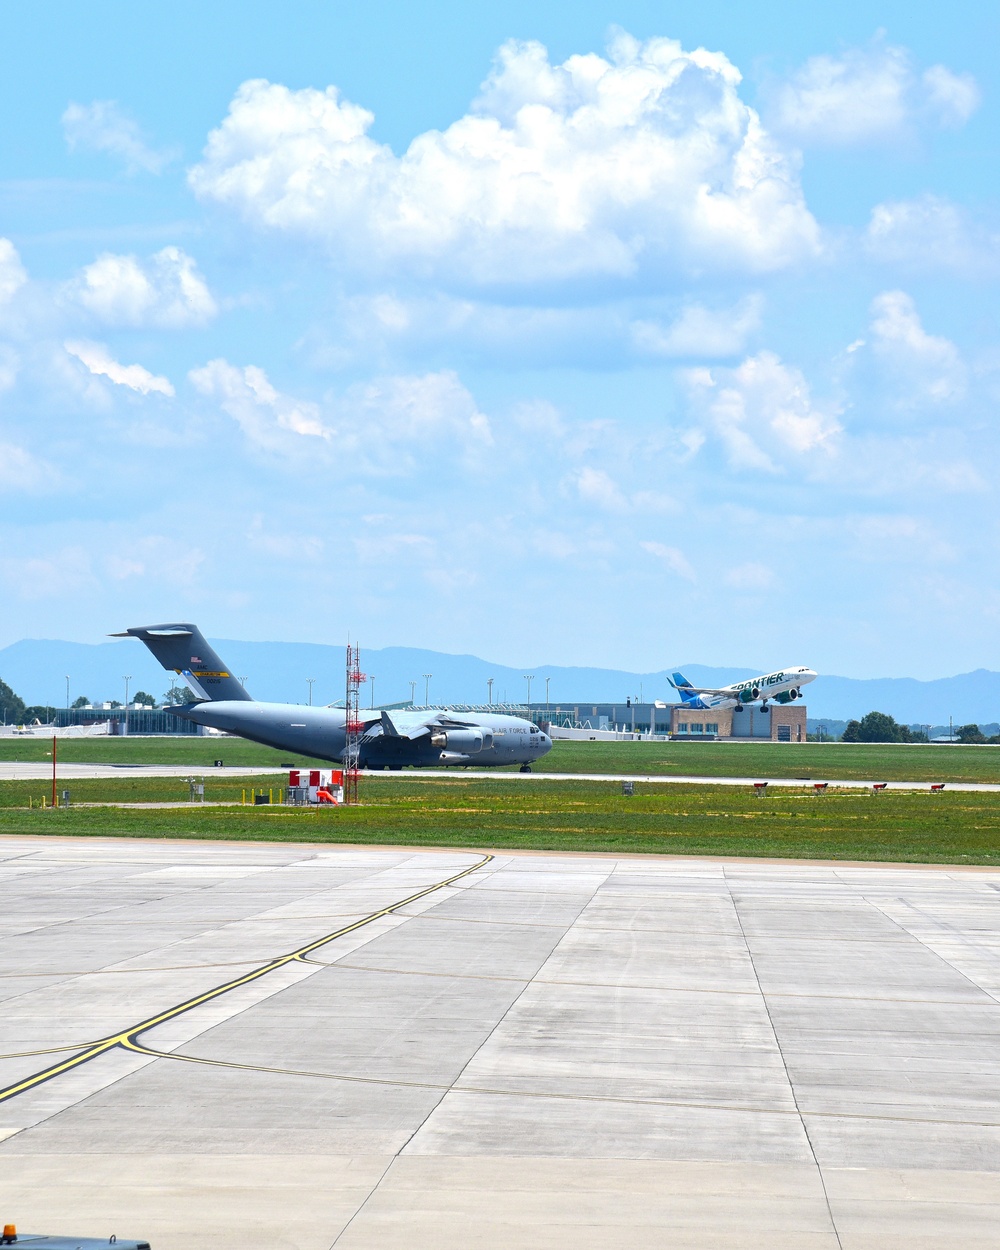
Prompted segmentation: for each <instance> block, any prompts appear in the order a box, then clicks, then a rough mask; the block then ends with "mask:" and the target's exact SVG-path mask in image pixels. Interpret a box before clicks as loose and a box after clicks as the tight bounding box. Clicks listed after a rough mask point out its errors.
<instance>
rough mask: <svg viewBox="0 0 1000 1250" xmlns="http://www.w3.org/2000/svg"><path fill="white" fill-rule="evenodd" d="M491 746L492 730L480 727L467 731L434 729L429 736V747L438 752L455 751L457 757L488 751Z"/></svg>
mask: <svg viewBox="0 0 1000 1250" xmlns="http://www.w3.org/2000/svg"><path fill="white" fill-rule="evenodd" d="M492 745H493V730H492V729H486V728H484V727H482V726H480V727H479V728H467V729H436V730H435V731H434V733H432V734H431V746H432V747H437V748H438V750H440V751H455V752H457V753H458V754H459V755H476V754H477V753H478V752H479V751H488V750H489V749H490V747H491V746H492Z"/></svg>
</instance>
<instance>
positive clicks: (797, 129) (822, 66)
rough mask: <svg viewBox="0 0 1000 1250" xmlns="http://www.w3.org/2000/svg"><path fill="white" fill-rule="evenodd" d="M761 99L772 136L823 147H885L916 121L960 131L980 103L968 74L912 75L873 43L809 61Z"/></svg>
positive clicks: (904, 62)
mask: <svg viewBox="0 0 1000 1250" xmlns="http://www.w3.org/2000/svg"><path fill="white" fill-rule="evenodd" d="M768 94H769V97H770V98H769V107H768V109H767V110H766V113H765V116H766V117H767V120H768V122H769V124H770V125H771V126H772V127H773V129H774V130H775V131H776V132H778V133H780V134H782V135H787V136H789V137H791V138H793V139H795V140H796V141H797V142H799V143H805V144H811V143H814V144H822V145H827V146H848V145H853V144H873V143H882V142H887V141H890V140H893V139H897V138H899V136H901V135H902V134H903V133H905V131H906V130H907V128H908V127H909V126H910V125H911V124H912V123H913V122H915V121H918V120H920V119H921V118H928V119H930V120H931V121H933V122H936V123H937V124H939V125H943V126H957V125H961V124H962V123H964V122H965V121H967V120H968V118H969V117H970V116H971V115H972V113H973V112H974V111H975V109H976V107H977V106H978V103H979V89H978V87H977V86H976V82H975V79H974V78H973V77H972V76H971V75H969V74H955V73H953V72H952V71H951V70H949V69H948V68H947V67H946V66H944V65H933V66H931V67H930V68H929V69H927V70H926V71H925V72H924V73H923V75H922V76H919V77H918V75H917V73H916V72H915V70H914V67H913V63H912V58H911V57H910V54H909V53H908V52H907V50H906V49H905V48H899V47H892V46H890V45H887V44H885V43H884V42H883V41H882V40H881V39H879V38H876V39H875V40H874V42H873V43H872V44H871V45H869V46H868V47H866V48H849V49H848V50H847V51H845V52H844V53H843V54H842V55H841V56H828V55H823V56H814V57H810V58H809V60H808V61H806V63H805V64H804V65H802V66H801V67H800V68H799V69H798V70H796V71H795V73H794V74H792V75H791V77H790V78H788V79H787V80H786V81H785V82H783V83H780V84H778V85H777V86H775V87H772V88H771V90H770V92H769V93H768Z"/></svg>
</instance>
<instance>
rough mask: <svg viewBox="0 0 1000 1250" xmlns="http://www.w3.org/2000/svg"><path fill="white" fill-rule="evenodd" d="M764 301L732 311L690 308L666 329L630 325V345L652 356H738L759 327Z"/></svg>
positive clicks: (752, 301) (649, 323)
mask: <svg viewBox="0 0 1000 1250" xmlns="http://www.w3.org/2000/svg"><path fill="white" fill-rule="evenodd" d="M762 307H763V301H762V300H761V299H760V298H759V297H757V296H749V297H748V298H747V299H744V300H741V301H740V302H739V303H738V304H737V305H736V306H735V307H734V308H725V309H711V308H705V307H703V306H702V305H700V304H690V305H688V307H687V308H685V309H684V310H683V311H682V312H681V314H680V316H679V317H678V318H677V319H676V320H675V321H673V322H671V323H670V324H669V325H662V324H661V323H660V322H657V321H644V320H640V321H635V322H633V323H632V342H633V345H634V346H635V347H636V348H637V350H639V351H640V352H643V353H648V354H649V355H651V356H666V357H675V358H676V357H685V356H687V357H691V356H695V357H697V356H701V357H718V356H738V355H739V354H740V353H741V352H743V351H745V350H746V345H747V339H748V338H749V336H750V335H751V334H752V333H753V332H754V331H755V330H757V329H758V328H759V327H760V318H761V309H762Z"/></svg>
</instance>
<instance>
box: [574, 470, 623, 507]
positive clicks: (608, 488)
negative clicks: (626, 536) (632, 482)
mask: <svg viewBox="0 0 1000 1250" xmlns="http://www.w3.org/2000/svg"><path fill="white" fill-rule="evenodd" d="M573 486H574V488H575V489H576V493H577V494H578V495H579V497H580V499H581V500H582V501H583V502H584V503H588V504H594V505H596V506H597V507H598V508H602V509H604V510H605V511H607V512H624V511H626V510H627V509H628V506H629V504H628V500H627V499H626V498H625V496H624V495H623V494H622V490H621V487H620V486H619V485H618V483H617V482H616V481H615V480H614V478H613V477H611V475H610V474H609V473H605V471H604V470H603V469H592V468H589V467H587V468H583V469H580V470H579V471H578V472H577V473H576V474H574V476H573Z"/></svg>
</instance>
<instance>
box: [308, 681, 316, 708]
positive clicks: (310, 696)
mask: <svg viewBox="0 0 1000 1250" xmlns="http://www.w3.org/2000/svg"><path fill="white" fill-rule="evenodd" d="M315 680H316V678H315V677H307V678H306V684H307V685H308V687H309V706H310V707H312V705H313V682H314V681H315Z"/></svg>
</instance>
